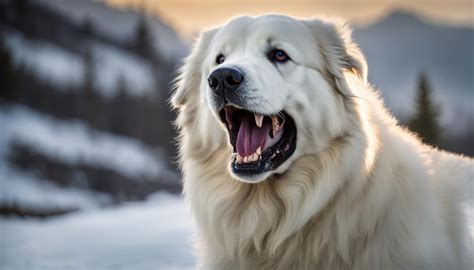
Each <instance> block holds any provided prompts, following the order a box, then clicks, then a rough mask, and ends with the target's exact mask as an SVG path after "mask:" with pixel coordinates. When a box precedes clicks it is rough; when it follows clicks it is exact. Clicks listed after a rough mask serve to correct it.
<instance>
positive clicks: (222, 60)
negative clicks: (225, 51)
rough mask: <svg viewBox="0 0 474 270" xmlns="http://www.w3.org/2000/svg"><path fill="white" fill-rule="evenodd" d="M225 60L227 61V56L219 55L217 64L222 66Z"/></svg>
mask: <svg viewBox="0 0 474 270" xmlns="http://www.w3.org/2000/svg"><path fill="white" fill-rule="evenodd" d="M224 60H225V56H224V55H222V54H219V55H218V56H217V57H216V64H218V65H219V64H222V63H224Z"/></svg>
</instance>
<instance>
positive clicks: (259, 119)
mask: <svg viewBox="0 0 474 270" xmlns="http://www.w3.org/2000/svg"><path fill="white" fill-rule="evenodd" d="M254 115H255V124H257V127H259V128H261V127H262V123H263V115H261V114H259V113H255V114H254Z"/></svg>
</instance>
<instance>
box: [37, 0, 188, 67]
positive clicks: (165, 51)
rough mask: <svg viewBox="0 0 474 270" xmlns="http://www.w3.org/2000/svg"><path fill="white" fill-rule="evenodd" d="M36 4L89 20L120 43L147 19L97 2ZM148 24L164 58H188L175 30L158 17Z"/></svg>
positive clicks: (76, 19)
mask: <svg viewBox="0 0 474 270" xmlns="http://www.w3.org/2000/svg"><path fill="white" fill-rule="evenodd" d="M36 2H38V3H40V4H42V5H45V6H47V7H49V8H51V9H53V10H55V11H57V12H58V13H60V14H63V15H64V16H66V17H68V18H71V20H72V21H74V22H76V23H77V24H79V25H81V24H83V23H84V22H85V20H86V19H89V20H90V21H91V22H92V23H93V24H94V28H95V29H96V30H97V31H99V32H101V33H102V34H104V35H106V36H108V37H111V38H113V39H115V40H117V41H119V42H127V41H129V40H131V39H132V38H133V35H134V33H135V29H136V27H137V24H138V23H139V20H140V18H141V17H142V16H143V15H142V14H140V13H137V12H135V11H130V10H119V9H114V8H111V7H109V6H107V5H105V4H104V3H100V2H96V1H82V0H68V1H57V0H36ZM147 23H148V24H149V29H150V30H151V32H152V36H153V45H154V46H155V49H156V51H157V52H159V55H160V56H161V57H163V58H164V59H167V60H169V61H173V60H176V59H178V58H181V57H183V56H184V54H185V53H186V52H187V48H186V47H185V46H184V45H183V43H182V42H181V40H180V39H179V37H178V35H177V34H176V33H175V32H174V30H173V29H172V28H171V27H169V26H168V25H166V24H165V23H163V22H162V21H161V20H159V18H156V17H148V18H147Z"/></svg>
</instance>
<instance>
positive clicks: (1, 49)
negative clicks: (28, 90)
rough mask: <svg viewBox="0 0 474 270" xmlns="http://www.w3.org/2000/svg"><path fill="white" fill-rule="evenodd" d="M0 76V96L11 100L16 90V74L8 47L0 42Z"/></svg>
mask: <svg viewBox="0 0 474 270" xmlns="http://www.w3.org/2000/svg"><path fill="white" fill-rule="evenodd" d="M0 78H1V80H2V87H1V89H2V90H1V91H0V98H4V99H6V100H13V99H14V98H15V96H16V91H17V74H16V70H15V67H14V66H13V62H12V58H11V55H10V51H9V50H8V48H7V47H6V46H5V44H3V42H0Z"/></svg>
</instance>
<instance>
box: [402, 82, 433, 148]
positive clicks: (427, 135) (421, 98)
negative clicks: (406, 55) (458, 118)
mask: <svg viewBox="0 0 474 270" xmlns="http://www.w3.org/2000/svg"><path fill="white" fill-rule="evenodd" d="M438 116H439V110H438V108H437V107H436V105H435V104H434V103H433V101H432V97H431V88H430V85H429V83H428V78H427V76H426V74H424V73H421V74H420V75H419V79H418V90H417V97H416V112H415V114H414V115H413V116H412V118H411V119H410V120H409V121H408V127H409V128H410V129H411V130H412V131H414V132H416V133H418V135H419V136H420V137H421V139H422V140H423V142H425V143H427V144H431V145H437V144H438V143H439V139H440V131H441V130H440V126H439V123H438Z"/></svg>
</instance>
